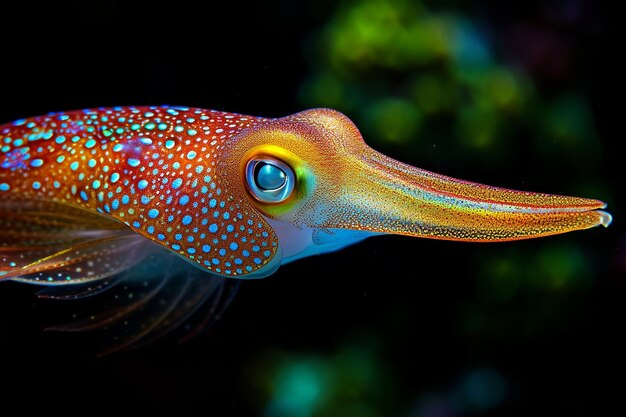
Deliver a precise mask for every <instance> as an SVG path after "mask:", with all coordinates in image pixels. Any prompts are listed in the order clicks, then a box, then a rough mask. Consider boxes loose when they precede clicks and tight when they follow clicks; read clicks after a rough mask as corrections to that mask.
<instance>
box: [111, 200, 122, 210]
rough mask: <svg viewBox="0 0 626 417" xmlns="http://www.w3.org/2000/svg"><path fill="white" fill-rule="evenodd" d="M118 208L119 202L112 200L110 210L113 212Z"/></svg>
mask: <svg viewBox="0 0 626 417" xmlns="http://www.w3.org/2000/svg"><path fill="white" fill-rule="evenodd" d="M119 206H120V202H119V200H113V201H112V202H111V208H112V209H113V210H117V209H118V207H119Z"/></svg>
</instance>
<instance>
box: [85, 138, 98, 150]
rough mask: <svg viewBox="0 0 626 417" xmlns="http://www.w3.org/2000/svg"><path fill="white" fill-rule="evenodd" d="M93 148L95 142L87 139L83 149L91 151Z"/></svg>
mask: <svg viewBox="0 0 626 417" xmlns="http://www.w3.org/2000/svg"><path fill="white" fill-rule="evenodd" d="M94 146H96V141H95V140H93V139H89V140H88V141H87V142H86V143H85V148H87V149H91V148H93V147H94Z"/></svg>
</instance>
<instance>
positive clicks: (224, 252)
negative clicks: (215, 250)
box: [219, 248, 226, 256]
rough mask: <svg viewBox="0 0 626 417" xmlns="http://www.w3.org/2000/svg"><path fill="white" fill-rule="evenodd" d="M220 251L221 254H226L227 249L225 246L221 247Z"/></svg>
mask: <svg viewBox="0 0 626 417" xmlns="http://www.w3.org/2000/svg"><path fill="white" fill-rule="evenodd" d="M219 253H220V256H224V255H226V249H223V248H222V249H220V251H219Z"/></svg>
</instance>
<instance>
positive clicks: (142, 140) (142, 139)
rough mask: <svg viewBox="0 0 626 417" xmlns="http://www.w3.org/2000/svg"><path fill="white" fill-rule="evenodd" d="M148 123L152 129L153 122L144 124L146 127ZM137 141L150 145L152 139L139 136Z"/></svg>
mask: <svg viewBox="0 0 626 417" xmlns="http://www.w3.org/2000/svg"><path fill="white" fill-rule="evenodd" d="M148 125H152V129H154V123H148V124H147V125H146V129H148ZM152 129H148V130H152ZM139 142H141V143H143V144H144V145H152V139H150V138H141V139H139Z"/></svg>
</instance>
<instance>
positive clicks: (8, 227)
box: [0, 200, 149, 285]
mask: <svg viewBox="0 0 626 417" xmlns="http://www.w3.org/2000/svg"><path fill="white" fill-rule="evenodd" d="M146 244H149V241H148V240H147V239H145V238H143V237H141V236H139V235H137V234H136V233H134V232H133V231H132V230H130V229H129V228H128V227H126V226H125V225H123V224H121V223H119V222H118V221H115V220H111V219H108V218H106V217H104V216H101V215H98V214H93V213H90V212H87V211H84V210H81V209H77V208H74V207H70V206H67V205H64V204H60V203H54V202H43V201H35V200H3V201H1V202H0V279H13V280H16V281H22V282H29V283H39V284H45V285H53V284H55V285H58V284H74V283H79V282H86V281H95V280H100V279H103V278H106V277H109V276H111V275H114V274H116V273H117V272H120V271H122V270H124V269H125V268H128V267H129V266H130V265H132V264H133V263H134V262H137V261H138V260H139V259H140V257H139V254H140V252H141V251H142V250H143V249H144V245H146Z"/></svg>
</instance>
